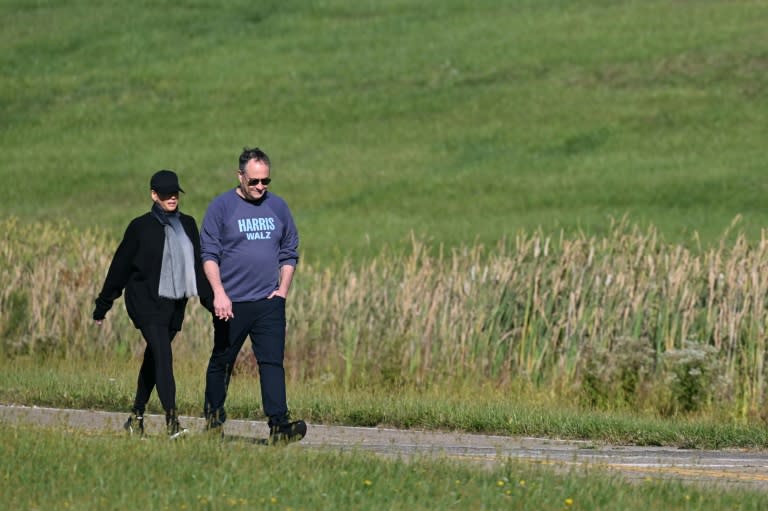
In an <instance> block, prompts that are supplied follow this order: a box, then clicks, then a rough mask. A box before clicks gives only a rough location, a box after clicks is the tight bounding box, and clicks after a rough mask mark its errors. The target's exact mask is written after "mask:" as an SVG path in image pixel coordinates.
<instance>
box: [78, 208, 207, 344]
mask: <svg viewBox="0 0 768 511" xmlns="http://www.w3.org/2000/svg"><path fill="white" fill-rule="evenodd" d="M179 220H180V221H181V225H182V227H184V231H185V232H186V233H187V236H189V239H190V241H191V242H192V247H193V249H194V254H195V255H194V256H195V276H196V280H197V291H198V295H199V296H200V302H201V303H202V304H203V305H204V306H205V307H206V308H208V309H209V310H210V308H211V307H212V302H213V292H212V291H211V286H210V284H209V283H208V279H206V278H205V274H204V273H203V265H202V261H201V259H200V233H199V232H198V230H197V224H196V223H195V219H194V218H192V217H191V216H189V215H185V214H183V213H181V212H179ZM164 245H165V228H164V227H163V225H162V224H161V223H160V222H159V221H158V220H157V219H156V218H155V217H154V216H153V215H152V213H151V212H149V213H146V214H145V215H142V216H140V217H138V218H134V219H133V220H132V221H131V223H130V224H128V228H127V229H126V230H125V234H124V235H123V240H122V241H121V242H120V245H119V246H118V247H117V251H116V252H115V256H114V257H113V258H112V264H110V266H109V271H108V272H107V277H106V279H105V280H104V286H103V287H102V289H101V293H99V296H98V298H96V308H95V309H94V311H93V319H94V320H100V319H104V316H106V314H107V311H109V309H111V308H112V303H113V302H114V301H115V300H116V299H117V298H119V297H120V295H121V294H122V292H123V289H125V308H126V310H127V311H128V316H129V317H130V318H131V321H133V324H134V325H135V326H136V328H141V327H142V326H143V325H147V324H151V323H161V324H167V322H168V321H169V320H170V326H171V328H172V329H174V330H181V323H182V321H183V320H184V309H185V307H186V304H187V299H186V298H183V299H180V300H173V299H169V298H162V297H160V296H159V295H158V289H159V287H160V269H161V267H162V262H163V246H164Z"/></svg>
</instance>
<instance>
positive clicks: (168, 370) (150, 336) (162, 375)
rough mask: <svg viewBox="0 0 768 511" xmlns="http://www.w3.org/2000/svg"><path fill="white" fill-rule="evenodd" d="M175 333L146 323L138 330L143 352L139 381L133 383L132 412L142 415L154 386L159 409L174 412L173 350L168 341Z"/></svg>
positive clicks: (169, 329)
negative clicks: (145, 343) (144, 342)
mask: <svg viewBox="0 0 768 511" xmlns="http://www.w3.org/2000/svg"><path fill="white" fill-rule="evenodd" d="M177 332H178V330H173V329H171V328H170V327H169V326H168V325H159V324H149V325H144V326H142V327H141V335H143V336H144V340H145V341H146V342H147V347H146V348H145V349H144V361H143V362H142V363H141V369H139V379H138V382H137V384H136V398H135V399H134V401H133V409H134V410H135V411H136V412H137V413H139V414H143V413H144V408H145V407H146V405H147V401H149V396H150V395H151V394H152V389H154V388H155V386H157V395H158V397H159V398H160V403H161V404H162V405H163V409H164V410H165V411H166V412H168V411H170V410H175V409H176V380H175V378H174V377H173V351H172V350H171V341H173V338H174V337H175V336H176V333H177Z"/></svg>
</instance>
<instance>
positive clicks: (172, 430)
mask: <svg viewBox="0 0 768 511" xmlns="http://www.w3.org/2000/svg"><path fill="white" fill-rule="evenodd" d="M186 434H187V428H182V427H181V424H179V421H178V419H176V420H174V421H172V422H170V423H168V438H170V439H171V440H175V439H177V438H179V437H180V436H182V435H186Z"/></svg>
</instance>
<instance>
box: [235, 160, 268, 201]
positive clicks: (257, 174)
mask: <svg viewBox="0 0 768 511" xmlns="http://www.w3.org/2000/svg"><path fill="white" fill-rule="evenodd" d="M238 176H239V178H240V190H241V191H242V192H243V196H244V197H245V198H246V199H248V200H253V201H255V200H259V199H261V198H262V197H264V194H265V193H266V192H267V187H268V186H269V167H267V165H266V164H265V163H264V162H263V161H256V160H248V163H246V164H245V169H243V171H242V172H240V173H238Z"/></svg>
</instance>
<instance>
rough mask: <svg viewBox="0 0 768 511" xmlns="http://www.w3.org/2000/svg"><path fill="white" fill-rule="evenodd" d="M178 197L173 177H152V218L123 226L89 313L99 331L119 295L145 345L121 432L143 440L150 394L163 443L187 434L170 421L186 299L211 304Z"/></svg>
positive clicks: (193, 229)
mask: <svg viewBox="0 0 768 511" xmlns="http://www.w3.org/2000/svg"><path fill="white" fill-rule="evenodd" d="M183 191H184V190H182V189H181V186H179V179H178V177H177V176H176V174H175V173H174V172H173V171H170V170H160V171H158V172H157V173H155V174H154V175H153V176H152V179H151V180H150V192H151V196H152V201H153V203H154V204H153V205H152V210H151V211H150V212H149V213H146V214H144V215H142V216H140V217H138V218H135V219H133V220H132V221H131V223H130V224H129V225H128V228H127V229H126V231H125V235H124V236H123V240H122V242H121V243H120V245H119V246H118V247H117V251H116V252H115V256H114V257H113V259H112V263H111V264H110V266H109V271H108V272H107V277H106V279H105V281H104V286H103V287H102V289H101V293H99V296H98V298H96V308H95V309H94V311H93V319H94V321H96V323H97V324H98V325H101V324H102V322H103V321H104V317H105V316H106V314H107V312H108V311H109V309H111V308H112V303H113V302H114V300H115V299H117V298H118V297H120V295H121V294H122V292H123V290H125V308H126V309H127V311H128V316H130V318H131V321H133V324H134V325H135V326H136V328H138V329H139V330H141V334H142V336H143V337H144V340H145V341H146V343H147V345H146V348H145V350H144V361H143V362H142V364H141V369H140V370H139V377H138V382H137V386H136V397H135V399H134V402H133V409H132V411H131V415H130V417H129V418H128V421H127V422H126V423H125V429H126V430H128V432H130V433H137V434H139V435H143V434H144V409H145V407H146V404H147V402H148V401H149V397H150V395H151V394H152V389H153V388H154V387H155V386H157V394H158V397H159V398H160V403H161V404H162V405H163V409H164V410H165V420H166V425H167V430H168V436H169V437H170V438H177V437H178V436H180V435H182V434H184V433H185V432H186V429H184V428H182V427H181V425H180V424H179V419H178V417H177V414H176V381H175V379H174V376H173V352H172V350H171V341H172V340H173V338H174V337H175V335H176V333H178V331H179V330H181V323H182V321H183V319H184V310H185V308H186V306H187V299H188V298H189V297H190V296H198V295H199V296H200V297H201V302H203V303H206V304H207V303H208V302H210V301H212V292H211V288H210V284H208V281H207V279H206V278H205V275H204V274H203V270H202V263H201V260H200V234H199V232H198V229H197V224H196V222H195V219H194V218H192V217H191V216H188V215H185V214H183V213H181V212H180V211H179V209H178V207H179V192H183ZM206 306H207V305H206Z"/></svg>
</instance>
